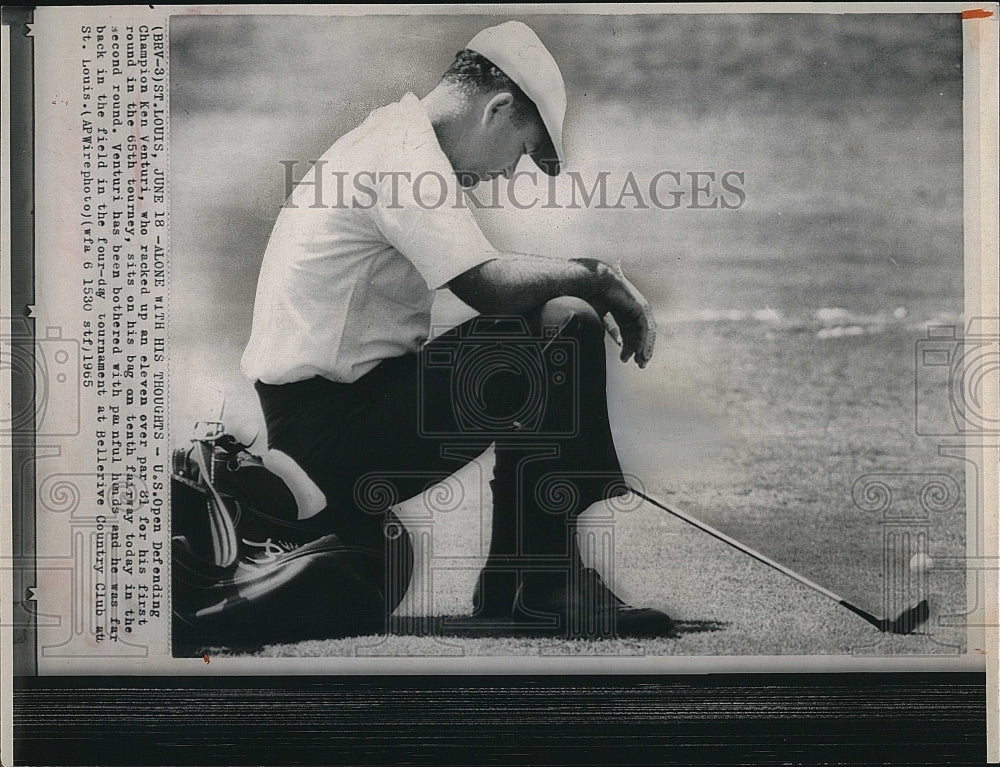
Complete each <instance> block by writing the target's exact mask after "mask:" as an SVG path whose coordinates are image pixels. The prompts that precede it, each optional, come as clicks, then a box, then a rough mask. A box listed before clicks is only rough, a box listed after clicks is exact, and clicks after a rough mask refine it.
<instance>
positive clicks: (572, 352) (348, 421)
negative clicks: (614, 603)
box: [256, 298, 626, 570]
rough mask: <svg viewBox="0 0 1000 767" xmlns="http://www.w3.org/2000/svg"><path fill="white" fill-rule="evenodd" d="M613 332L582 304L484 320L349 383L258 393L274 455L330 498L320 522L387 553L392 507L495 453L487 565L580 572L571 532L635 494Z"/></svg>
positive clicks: (567, 301)
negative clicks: (623, 452) (611, 356)
mask: <svg viewBox="0 0 1000 767" xmlns="http://www.w3.org/2000/svg"><path fill="white" fill-rule="evenodd" d="M605 365H606V350H605V346H604V328H603V326H602V324H601V321H600V318H599V317H598V316H597V313H596V312H595V311H594V310H593V308H592V307H591V306H590V305H589V304H588V303H586V302H585V301H582V300H579V299H575V298H560V299H555V300H552V301H549V302H548V303H546V304H545V305H544V306H542V307H539V308H537V309H535V310H533V311H531V312H528V313H526V314H525V315H523V316H514V317H486V316H480V317H476V318H474V319H472V320H469V321H468V322H466V323H464V324H462V325H460V326H459V327H457V328H454V329H452V330H451V331H449V332H448V333H445V334H443V335H441V336H439V337H438V338H435V339H434V340H433V341H432V342H430V343H428V344H427V345H426V346H425V347H424V348H423V349H422V350H421V351H420V352H419V353H417V354H410V355H405V356H402V357H396V358H392V359H387V360H385V361H384V362H382V363H380V364H379V366H378V367H377V368H375V369H374V370H372V371H371V372H369V373H368V374H367V375H365V376H363V377H362V378H361V379H359V380H358V381H356V382H354V383H351V384H343V383H334V382H332V381H330V380H327V379H325V378H320V377H317V378H312V379H309V380H306V381H300V382H296V383H290V384H283V385H278V386H272V385H267V384H262V383H259V382H258V383H257V384H256V389H257V393H258V395H259V397H260V401H261V405H262V407H263V411H264V418H265V421H266V424H267V430H268V446H269V447H270V448H272V449H278V450H281V451H283V452H285V453H287V454H288V455H290V456H292V457H293V458H294V459H295V460H296V461H297V462H298V463H299V464H300V465H301V466H302V468H303V469H304V470H305V471H306V473H307V474H309V476H310V477H311V478H312V479H313V480H314V481H315V482H316V484H317V485H319V487H320V488H321V489H322V490H323V492H324V493H325V494H326V497H327V501H328V507H327V509H326V510H324V511H323V512H321V514H320V515H318V517H317V518H315V519H316V523H317V525H318V526H320V527H322V528H325V531H328V532H335V533H337V534H338V536H339V537H341V539H342V540H344V542H345V543H347V544H349V545H357V546H363V547H365V548H378V547H380V546H382V540H383V539H382V536H383V535H384V531H383V528H382V526H383V519H384V515H385V511H386V510H387V509H388V508H389V507H390V506H392V505H394V504H396V503H398V502H400V501H403V500H405V499H406V498H409V497H412V496H415V495H417V494H419V493H421V492H422V491H424V490H426V489H427V488H428V487H429V486H431V485H433V484H435V483H437V482H439V481H441V480H443V479H445V478H446V477H448V476H450V475H451V474H454V473H455V472H456V471H458V470H459V469H460V468H461V467H462V466H463V465H465V464H466V463H468V462H469V461H471V460H473V459H475V458H476V457H478V456H479V455H480V454H482V452H483V451H485V450H486V449H487V448H489V446H490V445H491V444H492V445H494V446H495V450H496V462H495V466H494V472H493V481H492V482H491V483H490V484H491V486H492V489H493V523H492V540H491V545H490V555H489V562H488V566H490V565H492V566H495V567H500V568H503V569H507V570H510V569H511V568H515V569H519V570H531V569H533V568H537V569H545V570H551V569H560V568H562V567H570V566H572V563H573V562H574V561H576V557H578V553H577V552H576V551H575V546H574V544H573V543H572V535H571V533H572V523H573V520H574V519H575V518H576V516H578V515H579V514H580V513H581V512H582V511H584V510H585V509H586V508H587V507H588V506H590V505H591V504H592V503H594V502H595V501H598V500H602V499H605V498H610V497H613V496H616V495H620V494H622V493H623V492H625V489H626V488H625V486H624V480H623V477H622V473H621V467H620V465H619V462H618V458H617V455H616V452H615V447H614V443H613V441H612V437H611V429H610V425H609V423H608V410H607V394H606V385H605Z"/></svg>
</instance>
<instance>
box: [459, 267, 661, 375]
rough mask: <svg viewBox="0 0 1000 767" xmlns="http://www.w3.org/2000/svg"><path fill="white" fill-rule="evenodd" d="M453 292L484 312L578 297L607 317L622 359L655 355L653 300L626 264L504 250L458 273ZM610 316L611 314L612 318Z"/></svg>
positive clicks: (642, 362)
mask: <svg viewBox="0 0 1000 767" xmlns="http://www.w3.org/2000/svg"><path fill="white" fill-rule="evenodd" d="M448 287H449V288H451V290H452V292H453V293H454V294H455V295H456V296H458V297H459V298H460V299H462V300H463V301H464V302H465V303H467V304H468V305H469V306H471V307H472V308H473V309H475V310H476V311H478V312H481V313H483V314H520V313H522V312H525V311H528V310H529V309H532V308H533V307H536V306H541V305H542V304H544V303H545V302H546V301H550V300H551V299H553V298H558V297H559V296H576V297H577V298H582V299H584V300H585V301H589V302H590V304H591V305H592V306H593V307H594V309H596V310H597V313H598V314H599V315H600V316H601V317H602V318H603V319H604V322H605V327H606V328H608V332H609V333H610V334H611V337H612V338H614V339H615V340H616V341H618V342H619V343H620V344H621V347H622V350H621V355H620V356H621V360H622V362H628V361H629V359H630V358H632V357H633V356H634V357H635V362H636V364H637V365H638V366H639V367H641V368H644V367H646V364H647V363H648V362H649V360H650V359H651V358H652V356H653V346H654V345H655V343H656V320H655V319H654V318H653V310H652V309H650V307H649V302H648V301H646V299H645V298H644V297H643V295H642V293H640V292H639V291H638V290H637V289H636V288H635V286H634V285H633V284H632V283H631V282H629V281H628V280H627V279H625V275H624V274H622V271H621V268H617V269H616V268H614V267H611V266H608V265H607V264H606V263H604V262H603V261H598V260H596V259H593V258H573V259H569V260H565V259H556V258H545V257H542V256H532V255H527V254H522V253H507V254H503V257H502V258H495V259H491V260H489V261H484V262H483V263H481V264H479V265H478V266H474V267H472V268H471V269H469V270H468V271H466V272H463V273H462V274H460V275H458V276H457V277H455V278H453V279H452V280H451V281H450V282H449V283H448ZM609 317H610V318H611V319H609Z"/></svg>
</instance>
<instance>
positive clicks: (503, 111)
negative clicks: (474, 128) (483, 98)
mask: <svg viewBox="0 0 1000 767" xmlns="http://www.w3.org/2000/svg"><path fill="white" fill-rule="evenodd" d="M513 107H514V96H513V95H512V94H511V93H508V92H507V91H501V92H500V93H497V94H496V95H495V96H493V97H492V98H490V100H489V101H487V102H486V104H485V105H484V106H483V117H482V122H483V125H488V124H489V123H490V122H491V121H492V120H494V119H496V118H497V117H500V116H501V115H508V116H509V114H510V112H511V110H512V109H513Z"/></svg>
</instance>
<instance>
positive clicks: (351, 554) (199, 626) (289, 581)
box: [170, 422, 413, 654]
mask: <svg viewBox="0 0 1000 767" xmlns="http://www.w3.org/2000/svg"><path fill="white" fill-rule="evenodd" d="M195 428H196V436H195V437H194V438H193V439H192V440H191V446H190V447H189V448H184V449H178V450H175V451H174V453H173V456H172V472H171V483H170V487H171V494H172V498H171V510H172V530H171V532H172V536H171V539H172V556H173V597H172V605H173V614H174V636H175V642H174V645H175V652H177V653H179V654H183V651H184V649H185V648H186V649H188V650H191V648H196V647H204V646H208V645H218V644H227V645H243V646H258V645H260V644H264V643H269V642H293V641H301V640H304V639H323V638H334V637H344V636H357V635H362V634H372V633H379V632H383V631H384V630H385V628H386V620H387V618H388V616H389V615H390V614H391V613H392V611H393V610H394V609H395V608H396V606H397V605H398V604H399V602H400V601H401V600H402V598H403V595H404V594H405V592H406V589H407V588H408V586H409V581H410V577H411V575H412V571H413V549H412V544H411V541H410V537H409V535H408V534H407V533H406V531H405V528H404V527H403V526H402V524H401V523H400V522H399V520H398V518H396V516H395V515H394V514H393V513H392V512H391V511H389V510H387V511H386V518H385V523H384V529H385V531H386V535H385V536H384V546H383V548H382V550H373V549H362V548H358V547H351V546H347V545H345V544H344V543H343V542H342V541H341V540H340V538H338V536H337V535H336V534H335V532H333V531H330V530H323V529H322V527H319V526H317V524H316V523H314V522H313V520H309V521H308V522H296V521H290V520H296V518H297V507H296V503H295V498H294V496H293V495H292V492H291V490H289V488H288V486H287V485H286V484H285V482H284V480H282V479H281V478H280V477H278V476H277V475H276V474H274V473H273V472H271V471H269V470H268V469H267V468H266V467H265V466H264V463H263V461H262V460H261V458H260V457H259V456H257V455H254V454H253V453H251V452H250V450H249V447H250V446H249V445H244V444H242V443H240V442H239V441H238V440H237V439H236V438H235V437H233V435H231V434H228V433H226V431H225V428H224V426H223V425H222V424H221V423H219V422H209V423H205V422H199V424H196V427H195ZM191 651H194V650H191Z"/></svg>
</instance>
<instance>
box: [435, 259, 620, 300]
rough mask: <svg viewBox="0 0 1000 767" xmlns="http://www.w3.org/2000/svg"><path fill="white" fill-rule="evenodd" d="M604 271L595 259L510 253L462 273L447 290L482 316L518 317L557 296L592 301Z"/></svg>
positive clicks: (603, 276)
mask: <svg viewBox="0 0 1000 767" xmlns="http://www.w3.org/2000/svg"><path fill="white" fill-rule="evenodd" d="M607 270H608V267H607V266H606V265H605V264H603V263H602V262H600V261H597V260H595V259H572V260H565V259H560V258H546V257H544V256H532V255H526V254H521V253H510V254H507V255H505V256H504V257H502V258H496V259H493V260H492V261H486V262H485V263H482V264H479V265H478V266H475V267H473V268H472V269H469V270H468V271H466V272H463V273H462V274H460V275H459V276H458V277H456V278H455V279H453V280H452V281H451V282H449V283H448V287H449V288H451V291H452V292H453V293H454V294H455V295H456V296H458V297H459V298H460V299H462V300H463V301H464V302H465V303H467V304H468V305H469V306H471V307H472V308H473V309H475V310H476V311H478V312H481V313H483V314H520V313H522V312H525V311H527V310H529V309H532V308H534V307H536V306H540V305H541V304H544V303H545V302H546V301H550V300H551V299H553V298H558V297H560V296H576V297H577V298H583V299H587V300H590V299H592V298H594V297H595V296H597V295H599V294H600V292H601V290H602V282H603V280H604V279H605V274H606V272H607Z"/></svg>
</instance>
